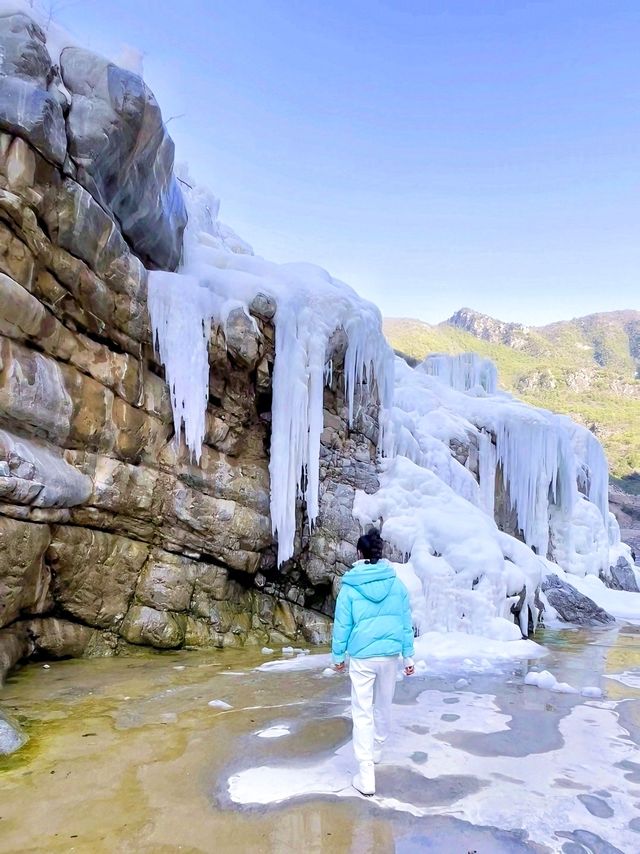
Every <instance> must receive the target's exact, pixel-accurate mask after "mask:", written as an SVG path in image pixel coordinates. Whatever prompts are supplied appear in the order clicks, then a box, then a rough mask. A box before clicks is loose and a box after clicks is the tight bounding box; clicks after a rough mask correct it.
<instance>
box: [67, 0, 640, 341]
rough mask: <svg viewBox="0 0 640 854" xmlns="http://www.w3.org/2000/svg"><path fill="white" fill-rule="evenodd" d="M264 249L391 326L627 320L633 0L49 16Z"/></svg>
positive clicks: (636, 299) (231, 7)
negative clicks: (138, 102)
mask: <svg viewBox="0 0 640 854" xmlns="http://www.w3.org/2000/svg"><path fill="white" fill-rule="evenodd" d="M53 6H54V8H55V7H56V6H57V9H58V11H57V15H56V16H57V18H58V20H59V21H60V23H62V24H64V25H65V26H66V27H67V28H68V29H70V30H71V31H72V32H73V33H74V34H75V35H76V36H77V37H78V38H80V39H81V40H82V41H83V42H84V43H85V44H87V46H90V47H91V48H93V49H94V50H97V51H100V52H103V53H107V54H108V55H110V56H117V55H118V53H119V52H120V50H121V48H122V46H123V44H129V45H133V46H135V47H137V48H139V49H140V50H141V51H142V52H143V54H144V68H145V79H146V81H147V83H148V84H149V86H150V87H151V88H152V89H153V90H154V92H155V94H156V96H157V98H158V100H159V102H160V104H161V106H162V108H163V112H164V115H165V118H169V117H171V116H176V118H174V119H172V120H171V121H170V123H169V128H170V130H171V133H172V136H173V137H174V139H175V142H176V149H177V159H179V160H184V161H187V162H188V163H189V165H190V169H191V173H192V175H193V176H194V177H195V178H196V180H198V181H199V182H201V183H205V184H207V185H208V186H210V187H211V189H212V190H213V191H214V192H215V193H216V194H217V195H218V196H220V198H221V200H222V208H221V218H222V219H223V220H224V221H225V222H227V223H228V224H229V225H231V226H232V227H233V228H234V229H235V230H236V231H237V232H238V233H239V234H240V235H241V236H242V237H244V238H245V239H246V240H248V241H249V242H250V243H251V244H252V245H253V246H254V248H255V250H256V252H257V253H258V254H261V255H264V256H266V257H268V258H271V259H273V260H275V261H288V260H294V261H297V260H305V261H313V262H315V263H318V264H320V265H322V266H323V267H326V268H327V269H328V270H329V271H330V272H331V273H332V274H333V275H335V276H337V277H339V278H342V279H344V280H345V281H347V282H349V284H351V285H353V286H354V287H355V288H356V289H357V290H358V291H359V292H360V293H361V294H362V295H363V296H367V297H368V298H370V299H373V300H374V301H376V302H377V303H378V304H379V305H380V307H381V309H382V310H383V312H384V313H385V314H386V315H388V316H413V317H419V318H421V319H423V320H426V321H429V322H436V321H439V320H443V319H444V318H445V317H447V316H448V315H450V314H451V313H452V312H453V311H454V310H455V309H457V308H459V307H461V306H463V305H467V306H471V307H473V308H476V309H478V310H480V311H484V312H487V313H488V314H492V315H494V316H497V317H500V318H502V319H506V320H518V321H521V322H524V323H529V324H539V323H545V322H549V321H552V320H555V319H560V318H570V317H574V316H578V315H582V314H587V313H590V312H593V311H607V310H612V309H616V308H640V283H639V273H640V147H639V141H640V112H639V111H638V92H639V91H640V59H639V58H638V57H639V48H638V45H639V44H640V3H639V2H637V0H632V2H626V0H600V1H599V2H594V0H504V2H498V0H422V2H419V0H384V2H383V0H322V2H312V0H306V2H304V0H209V2H196V0H182V2H180V3H175V2H171V3H168V2H163V0H109V1H108V2H103V0H79V2H74V0H58V2H57V3H56V2H54V3H53Z"/></svg>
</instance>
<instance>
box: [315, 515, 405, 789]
mask: <svg viewBox="0 0 640 854" xmlns="http://www.w3.org/2000/svg"><path fill="white" fill-rule="evenodd" d="M357 549H358V558H359V559H358V561H356V563H355V564H354V565H353V567H352V569H350V570H349V571H348V572H347V573H345V575H344V576H343V578H342V587H341V589H340V593H339V594H338V598H337V601H336V610H335V617H334V624H333V637H332V644H331V653H332V658H333V666H334V669H335V670H337V671H338V673H343V672H344V671H345V670H346V663H345V656H346V655H347V654H348V655H349V677H350V679H351V716H352V719H353V751H354V754H355V757H356V761H357V762H358V773H357V774H356V775H355V776H354V778H353V786H354V788H355V789H357V790H358V791H359V792H361V793H362V794H363V795H373V794H375V791H376V782H375V770H374V764H377V763H378V762H380V760H381V758H382V747H383V745H384V743H385V741H386V740H387V738H388V736H389V730H390V727H391V704H392V702H393V694H394V691H395V687H396V675H397V670H398V657H399V656H400V655H402V658H403V666H404V673H405V675H406V676H412V675H413V673H414V664H413V654H414V651H413V625H412V621H411V606H410V604H409V593H408V591H407V588H406V587H405V586H404V584H403V583H402V582H401V581H400V579H399V578H398V577H397V576H396V573H395V570H394V569H393V567H392V566H391V564H390V563H389V561H388V560H386V559H385V558H383V557H382V549H383V542H382V538H381V537H380V533H379V531H377V530H376V529H375V528H374V529H372V530H371V531H369V533H367V534H365V535H364V536H362V537H360V539H359V540H358V545H357Z"/></svg>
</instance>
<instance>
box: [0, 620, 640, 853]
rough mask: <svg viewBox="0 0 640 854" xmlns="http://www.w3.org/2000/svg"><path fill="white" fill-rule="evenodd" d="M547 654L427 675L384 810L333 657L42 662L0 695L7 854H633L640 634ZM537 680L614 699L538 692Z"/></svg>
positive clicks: (390, 751)
mask: <svg viewBox="0 0 640 854" xmlns="http://www.w3.org/2000/svg"><path fill="white" fill-rule="evenodd" d="M540 640H541V641H542V642H544V643H545V644H546V646H547V647H548V649H549V650H550V652H549V655H548V656H547V657H546V658H544V659H542V660H539V659H538V660H536V661H534V662H516V663H513V664H509V665H506V664H503V665H501V667H500V669H496V668H490V667H488V666H487V662H484V663H483V662H470V661H467V662H466V663H463V662H458V663H457V664H455V665H454V664H452V663H451V662H450V663H449V664H446V665H445V664H441V665H438V666H437V665H435V664H433V663H432V664H431V665H430V666H429V668H428V670H427V672H426V673H425V674H423V675H420V676H417V677H414V678H413V679H411V680H404V681H403V682H401V683H399V684H398V688H397V692H396V706H395V724H394V731H393V734H392V737H391V739H390V742H389V745H388V748H387V750H386V751H385V757H384V761H383V764H382V765H381V766H379V768H378V793H377V794H376V796H375V797H373V798H364V797H362V796H360V795H358V794H357V793H356V792H355V790H353V789H352V788H351V787H350V785H349V780H350V775H351V773H352V770H353V767H352V766H353V760H352V757H351V750H350V745H349V726H350V724H349V721H348V718H347V714H346V713H347V708H348V681H347V679H346V678H345V677H340V676H328V675H325V674H323V663H324V658H322V657H318V658H317V659H315V658H313V657H311V656H310V657H308V658H307V659H306V660H305V664H307V668H306V669H304V670H298V671H296V670H293V671H292V670H286V669H285V670H278V669H271V670H258V669H256V668H257V667H258V666H260V665H262V664H263V663H264V662H265V659H271V658H276V659H277V658H280V657H281V652H280V651H279V650H276V651H275V653H274V655H273V656H265V655H262V654H260V653H259V652H257V651H256V652H248V651H245V652H235V651H233V652H232V651H229V652H218V651H215V652H214V651H212V652H208V653H204V652H198V653H187V652H181V653H166V654H149V653H144V654H141V656H140V657H135V658H119V659H105V660H97V661H96V660H94V661H84V660H75V661H64V662H58V663H53V662H52V663H51V664H50V666H49V667H45V666H43V664H41V663H40V664H31V665H28V666H27V667H25V668H23V669H22V670H20V671H19V672H17V673H15V674H14V675H13V676H12V677H11V678H10V679H9V681H8V683H7V684H6V685H5V687H4V688H3V689H2V691H1V692H0V708H1V709H2V710H3V711H4V713H5V715H7V716H8V719H9V720H11V721H13V722H14V723H16V722H17V723H18V724H19V726H20V728H21V729H22V731H23V732H24V733H25V734H26V735H27V736H28V738H29V740H28V742H27V743H26V745H25V746H24V747H22V748H21V749H20V750H18V751H17V752H16V753H14V754H12V755H11V756H8V757H4V758H1V757H0V789H1V791H2V797H1V798H0V851H2V852H19V851H34V852H35V851H52V852H57V851H86V852H102V851H105V852H106V851H119V852H134V851H135V852H170V851H178V850H180V851H186V852H209V851H211V852H221V854H226V852H244V851H247V852H248V851H251V852H283V851H305V852H319V854H325V852H336V853H337V852H353V854H356V852H357V854H366V852H375V854H378V852H380V854H386V852H414V851H415V852H418V851H420V852H424V851H426V852H429V851H433V852H463V854H466V852H469V851H475V852H477V853H478V854H495V852H498V854H500V852H519V851H522V852H525V851H531V852H550V851H558V852H563V854H584V852H592V854H610V853H611V852H619V851H622V852H625V854H633V852H637V851H639V850H640V821H639V820H638V815H640V748H639V747H638V742H639V734H640V633H638V630H637V629H634V628H626V629H618V628H616V629H613V630H611V629H608V630H601V631H590V632H585V631H577V630H575V631H562V632H547V633H546V634H545V635H544V636H543V637H541V638H540ZM314 652H315V651H314ZM316 665H317V666H316ZM530 668H535V669H538V670H542V669H547V670H549V671H551V672H552V673H553V675H554V676H555V677H556V678H557V679H558V680H559V681H560V682H566V683H568V684H569V685H571V686H574V687H576V688H578V689H581V688H584V687H600V688H602V690H603V692H604V695H603V697H601V698H597V697H596V698H590V697H585V696H582V695H580V694H563V693H554V692H552V691H548V690H545V689H542V688H537V687H533V686H528V685H525V684H524V676H525V674H526V672H527V670H529V669H530Z"/></svg>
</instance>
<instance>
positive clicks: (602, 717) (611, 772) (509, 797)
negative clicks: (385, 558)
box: [228, 690, 640, 851]
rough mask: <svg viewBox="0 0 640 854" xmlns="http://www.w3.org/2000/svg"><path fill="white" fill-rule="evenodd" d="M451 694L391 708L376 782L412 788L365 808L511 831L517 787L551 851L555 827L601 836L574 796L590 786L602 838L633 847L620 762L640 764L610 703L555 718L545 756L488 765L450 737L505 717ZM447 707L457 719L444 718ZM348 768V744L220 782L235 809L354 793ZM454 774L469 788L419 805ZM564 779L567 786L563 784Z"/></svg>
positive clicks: (492, 706)
mask: <svg viewBox="0 0 640 854" xmlns="http://www.w3.org/2000/svg"><path fill="white" fill-rule="evenodd" d="M456 696H457V697H458V702H457V704H456V705H455V706H451V705H449V704H447V703H445V700H446V699H447V694H446V692H441V691H436V690H426V691H424V692H423V693H422V694H420V695H419V696H418V698H417V700H416V702H415V703H413V704H409V705H395V706H394V723H393V727H392V734H391V737H390V740H389V743H388V747H386V748H385V754H384V759H383V765H382V766H380V770H379V771H378V774H379V779H382V780H383V779H384V777H383V775H384V773H385V767H387V766H393V767H394V768H395V769H404V770H405V774H406V775H410V776H409V777H406V779H407V780H409V779H411V778H414V779H415V782H414V783H413V784H411V785H410V786H407V785H404V786H402V787H401V788H400V789H399V790H398V791H397V792H396V794H395V795H394V796H389V795H385V796H381V795H376V796H374V797H373V798H371V799H369V802H370V803H373V804H375V805H377V806H378V807H379V808H381V809H390V810H399V811H402V812H408V813H411V814H412V815H415V816H426V815H434V814H441V815H442V814H449V815H455V816H456V817H457V818H460V819H463V820H466V821H470V822H472V823H473V824H476V825H477V824H486V825H493V826H495V827H499V828H503V829H511V828H513V827H522V826H523V822H522V812H521V810H522V801H521V800H519V799H518V798H514V785H516V786H517V785H518V783H519V782H520V784H521V785H522V790H523V793H524V792H525V791H526V798H527V811H528V812H529V813H530V814H532V815H535V816H536V820H535V823H532V825H531V827H529V828H528V829H529V832H530V836H531V838H532V840H533V841H534V842H537V843H539V844H542V845H548V846H550V847H551V850H557V848H558V844H559V843H558V837H557V836H556V831H566V830H573V829H574V828H576V827H579V828H582V829H584V830H585V831H587V832H591V833H594V834H597V835H598V836H600V837H601V836H602V834H603V824H602V819H601V818H598V817H597V816H594V815H592V814H591V813H590V812H589V811H588V810H586V809H585V807H584V805H583V804H582V803H581V802H580V800H579V799H578V798H577V794H578V793H579V792H580V791H583V792H588V791H591V790H592V789H593V787H594V785H595V781H597V786H598V787H599V788H600V789H603V790H606V791H607V792H608V793H610V795H609V796H608V797H607V803H608V805H609V807H610V808H611V810H612V812H613V816H614V817H613V818H612V819H611V822H613V823H611V824H607V825H604V827H605V837H606V838H608V839H611V841H614V842H615V844H616V845H618V846H620V847H621V848H622V849H623V850H625V851H627V850H628V851H632V850H635V848H636V847H637V835H636V834H634V833H633V831H632V830H631V829H630V828H629V822H630V821H632V820H633V819H634V818H635V817H636V815H637V810H636V806H635V802H636V801H637V793H636V787H635V785H634V784H633V782H632V781H631V780H630V779H629V775H628V771H627V770H625V767H628V766H625V763H628V762H634V763H638V762H640V751H639V750H638V748H637V747H636V746H635V745H634V744H632V743H631V742H630V741H629V739H628V734H627V732H626V730H625V729H623V727H621V726H620V725H619V723H618V720H617V713H616V711H615V704H613V708H609V707H608V705H607V704H604V703H599V702H598V701H588V702H587V701H584V700H578V703H577V704H576V705H575V706H573V708H571V709H570V711H569V712H568V713H567V714H566V716H565V717H563V718H562V719H561V720H560V723H559V730H560V735H561V742H562V745H561V746H560V747H558V748H556V749H551V750H545V748H544V747H540V745H539V744H535V743H532V745H531V752H530V753H529V755H527V756H526V757H522V756H508V755H492V756H491V759H490V761H489V760H487V757H486V756H485V755H476V754H475V753H473V752H469V751H468V750H465V749H464V747H458V746H456V742H455V736H456V734H460V733H477V734H492V733H500V732H505V731H506V730H508V729H509V724H510V721H511V715H507V714H505V713H503V712H501V711H500V709H499V707H498V704H497V702H496V698H495V696H493V695H491V694H486V695H478V694H475V693H471V692H462V693H459V694H457V695H456ZM452 711H454V712H455V715H457V716H458V718H457V719H456V720H451V718H452V715H451V714H450V713H451V712H452ZM417 724H419V726H417ZM537 750H538V751H540V752H536V751H537ZM416 755H420V756H426V757H427V759H426V761H424V762H422V763H416V762H415V761H413V759H412V757H414V756H416ZM353 770H354V759H353V755H352V748H351V744H350V742H347V743H346V744H344V745H343V746H342V747H340V748H339V749H338V750H337V751H336V753H335V755H333V756H331V757H329V758H326V759H321V760H319V761H317V762H316V763H315V764H308V763H306V764H305V765H304V767H296V765H295V764H293V763H291V762H290V761H288V762H287V763H286V764H282V763H279V762H277V761H275V762H273V763H271V764H269V765H263V766H258V767H252V768H246V769H244V770H240V771H238V772H237V773H234V774H233V775H232V776H231V777H230V778H229V781H228V791H229V795H230V797H231V800H232V801H233V802H235V803H238V804H262V805H266V804H275V803H280V802H282V801H285V800H289V799H292V798H297V797H301V796H304V795H331V794H333V795H335V796H338V797H360V796H359V795H358V794H357V793H356V791H355V790H354V789H353V788H352V786H351V785H350V781H351V775H352V774H353ZM456 774H459V775H463V777H464V779H465V780H467V781H469V783H470V785H469V786H468V789H467V787H461V788H460V790H459V791H458V793H457V794H456V792H455V791H454V792H453V793H452V794H451V796H450V801H447V802H445V803H443V802H442V801H438V802H437V803H435V804H433V805H426V806H425V805H424V802H422V803H421V800H420V797H418V795H417V793H418V792H420V791H422V787H421V781H422V782H423V784H427V783H429V782H431V783H432V784H433V785H434V786H436V787H437V788H439V787H445V786H446V781H447V779H450V777H451V775H456ZM563 780H568V781H570V783H571V785H570V786H564V785H563ZM471 784H473V785H471ZM412 794H416V797H415V798H412ZM606 828H609V831H610V832H609V833H607V832H606ZM614 831H615V832H614Z"/></svg>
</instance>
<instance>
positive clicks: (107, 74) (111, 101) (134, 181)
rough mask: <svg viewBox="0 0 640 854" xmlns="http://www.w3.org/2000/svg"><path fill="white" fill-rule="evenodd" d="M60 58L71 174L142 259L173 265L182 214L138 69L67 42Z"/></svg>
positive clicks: (166, 139) (157, 118)
mask: <svg viewBox="0 0 640 854" xmlns="http://www.w3.org/2000/svg"><path fill="white" fill-rule="evenodd" d="M60 64H61V73H62V79H63V81H64V84H65V86H66V88H67V89H68V91H69V92H70V94H71V109H70V111H69V115H68V118H67V136H68V140H69V156H70V158H71V160H72V161H73V163H74V164H75V166H76V167H77V173H76V176H75V177H76V180H77V181H78V182H79V183H80V184H82V186H83V187H85V189H86V190H88V191H89V193H91V195H92V196H93V197H94V199H96V200H97V201H98V202H99V203H100V204H101V205H102V206H103V207H104V208H105V210H107V211H109V212H110V213H112V214H113V215H114V216H115V218H116V219H117V220H118V222H119V223H120V226H121V228H122V231H123V233H124V235H125V237H126V238H127V239H128V241H129V242H130V243H131V245H132V247H133V249H134V251H135V252H136V254H137V255H139V256H140V258H141V259H142V260H143V261H144V262H145V263H146V264H147V265H149V266H152V267H156V268H160V269H167V270H174V269H175V268H176V267H177V265H178V263H179V261H180V255H181V252H182V234H183V231H184V227H185V225H186V222H187V216H186V211H185V207H184V201H183V199H182V194H181V192H180V189H179V187H178V184H177V182H176V179H175V177H174V175H173V160H174V146H173V141H172V139H171V137H170V136H169V134H168V133H167V131H166V129H165V126H164V124H163V122H162V114H161V112H160V107H159V106H158V104H157V102H156V99H155V97H154V96H153V93H152V92H151V91H150V90H149V89H148V88H147V86H146V85H145V83H144V81H143V80H142V78H141V77H139V76H138V75H137V74H134V73H133V72H131V71H126V70H125V69H123V68H119V67H118V66H116V65H114V64H113V63H111V62H109V61H108V60H106V59H103V58H102V57H100V56H98V55H96V54H94V53H91V52H90V51H87V50H82V49H80V48H66V49H65V50H64V51H63V52H62V56H61V60H60Z"/></svg>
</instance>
